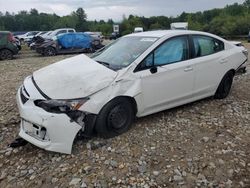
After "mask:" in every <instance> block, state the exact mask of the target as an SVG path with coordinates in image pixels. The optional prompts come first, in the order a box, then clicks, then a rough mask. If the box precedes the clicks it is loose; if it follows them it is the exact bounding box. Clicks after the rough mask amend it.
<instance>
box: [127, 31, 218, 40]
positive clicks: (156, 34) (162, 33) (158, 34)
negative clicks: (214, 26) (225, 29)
mask: <svg viewBox="0 0 250 188" xmlns="http://www.w3.org/2000/svg"><path fill="white" fill-rule="evenodd" d="M187 34H200V35H202V34H203V35H210V36H212V34H209V33H206V32H201V31H191V30H156V31H146V32H140V33H132V34H129V35H127V36H138V37H157V38H162V37H167V36H173V35H187ZM213 36H214V35H213Z"/></svg>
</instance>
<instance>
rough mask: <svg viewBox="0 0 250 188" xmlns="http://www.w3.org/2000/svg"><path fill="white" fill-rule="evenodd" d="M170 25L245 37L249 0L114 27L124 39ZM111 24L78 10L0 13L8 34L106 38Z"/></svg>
mask: <svg viewBox="0 0 250 188" xmlns="http://www.w3.org/2000/svg"><path fill="white" fill-rule="evenodd" d="M172 22H188V23H189V29H192V30H200V31H207V32H211V33H214V34H217V35H221V36H236V35H246V34H248V32H249V29H250V0H245V2H244V3H243V4H238V3H235V4H233V5H227V6H226V7H224V8H221V9H212V10H207V11H203V12H196V13H186V12H183V13H182V14H180V15H178V16H176V17H167V16H153V17H149V18H147V17H143V16H142V17H139V16H135V15H129V16H128V17H126V16H123V19H122V21H121V22H119V23H118V24H119V25H120V30H121V34H122V35H125V34H128V33H131V32H133V30H134V28H135V27H143V28H144V30H157V29H169V28H170V24H171V23H172ZM113 24H114V21H113V20H112V19H109V20H107V21H104V20H100V21H96V20H95V21H89V20H87V15H86V13H85V11H84V9H83V8H78V9H77V10H76V11H73V12H72V13H71V14H70V15H67V16H58V15H56V14H48V13H39V12H38V11H37V10H36V9H31V10H30V11H20V12H18V13H17V14H14V13H9V12H5V13H2V12H0V30H9V31H35V30H38V31H49V30H54V29H57V28H63V27H71V28H75V29H76V30H77V31H100V32H102V33H103V34H104V35H110V34H111V33H112V30H113ZM116 24H117V23H116Z"/></svg>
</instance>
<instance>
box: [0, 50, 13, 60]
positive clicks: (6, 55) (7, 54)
mask: <svg viewBox="0 0 250 188" xmlns="http://www.w3.org/2000/svg"><path fill="white" fill-rule="evenodd" d="M12 58H13V53H12V51H10V50H7V49H3V50H1V51H0V59H1V60H6V59H8V60H9V59H12Z"/></svg>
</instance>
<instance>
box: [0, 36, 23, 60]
mask: <svg viewBox="0 0 250 188" xmlns="http://www.w3.org/2000/svg"><path fill="white" fill-rule="evenodd" d="M18 51H19V49H18V47H17V44H16V40H15V38H14V36H13V35H12V33H11V32H8V31H0V60H6V59H13V55H16V54H17V53H18Z"/></svg>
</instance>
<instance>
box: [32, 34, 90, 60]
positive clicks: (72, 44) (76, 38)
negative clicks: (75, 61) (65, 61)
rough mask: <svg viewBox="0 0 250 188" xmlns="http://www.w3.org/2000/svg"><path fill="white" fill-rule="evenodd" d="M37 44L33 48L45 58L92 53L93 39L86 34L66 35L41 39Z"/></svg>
mask: <svg viewBox="0 0 250 188" xmlns="http://www.w3.org/2000/svg"><path fill="white" fill-rule="evenodd" d="M42 41H43V42H42ZM37 42H38V43H37V45H35V46H33V48H35V49H36V51H37V52H38V53H40V54H42V55H45V56H53V55H57V54H69V53H82V52H89V51H92V38H91V37H90V36H89V35H87V34H84V33H65V34H61V35H58V36H54V37H53V39H46V40H45V39H41V38H40V40H38V41H37Z"/></svg>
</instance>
